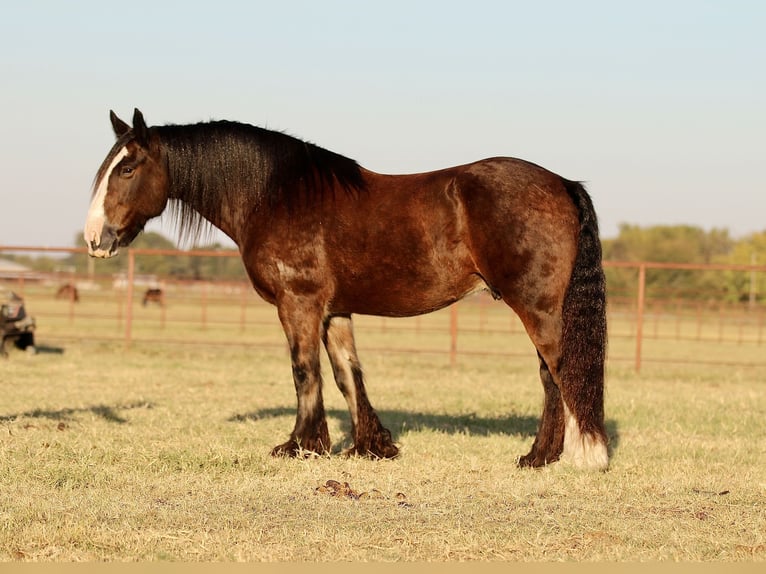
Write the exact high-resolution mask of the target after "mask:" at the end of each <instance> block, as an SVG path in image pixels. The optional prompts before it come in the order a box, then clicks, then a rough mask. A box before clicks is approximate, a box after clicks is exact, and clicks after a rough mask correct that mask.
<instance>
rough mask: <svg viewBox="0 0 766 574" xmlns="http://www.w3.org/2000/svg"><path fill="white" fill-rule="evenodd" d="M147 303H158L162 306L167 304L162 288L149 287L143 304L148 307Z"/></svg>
mask: <svg viewBox="0 0 766 574" xmlns="http://www.w3.org/2000/svg"><path fill="white" fill-rule="evenodd" d="M147 303H157V304H158V305H159V306H160V307H164V306H165V293H163V292H162V289H147V290H146V292H145V293H144V298H143V301H142V302H141V304H142V305H143V306H144V307H146V304H147Z"/></svg>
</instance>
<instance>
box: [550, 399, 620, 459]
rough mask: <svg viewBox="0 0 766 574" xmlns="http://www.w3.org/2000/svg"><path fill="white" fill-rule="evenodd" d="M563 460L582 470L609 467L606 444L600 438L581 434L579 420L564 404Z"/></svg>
mask: <svg viewBox="0 0 766 574" xmlns="http://www.w3.org/2000/svg"><path fill="white" fill-rule="evenodd" d="M561 460H562V461H566V462H569V463H571V464H574V465H575V466H577V467H580V468H591V469H594V470H605V469H606V468H607V467H608V466H609V454H608V453H607V449H606V444H605V443H604V441H603V440H601V438H600V437H596V436H593V435H591V434H590V433H585V434H583V433H581V432H580V425H579V423H578V422H577V418H576V417H575V416H574V415H573V414H572V413H571V411H570V410H569V407H567V405H566V403H564V452H563V453H562V454H561Z"/></svg>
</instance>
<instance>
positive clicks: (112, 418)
mask: <svg viewBox="0 0 766 574" xmlns="http://www.w3.org/2000/svg"><path fill="white" fill-rule="evenodd" d="M150 408H152V405H151V404H150V403H147V402H143V401H141V402H136V403H126V404H123V405H113V406H110V405H93V406H90V407H78V408H63V409H55V410H45V409H33V410H31V411H25V412H23V413H16V414H12V415H0V422H10V421H14V420H16V419H18V418H21V417H24V418H38V419H49V420H54V421H67V420H71V419H72V418H74V416H75V415H77V414H80V413H92V414H94V415H96V416H98V417H101V418H102V419H104V420H105V421H108V422H111V423H118V424H124V423H126V422H128V420H127V419H125V418H123V417H121V416H120V415H119V414H118V411H124V410H130V409H150Z"/></svg>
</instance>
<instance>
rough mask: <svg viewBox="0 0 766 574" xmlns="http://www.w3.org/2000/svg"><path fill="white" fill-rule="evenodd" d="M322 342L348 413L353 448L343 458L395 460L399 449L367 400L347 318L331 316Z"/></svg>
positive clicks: (351, 327)
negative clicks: (357, 457) (365, 457)
mask: <svg viewBox="0 0 766 574" xmlns="http://www.w3.org/2000/svg"><path fill="white" fill-rule="evenodd" d="M323 340H324V344H325V348H326V349H327V356H328V357H329V358H330V364H331V365H332V371H333V375H334V376H335V382H336V384H337V385H338V388H339V389H340V391H341V393H342V394H343V396H344V397H345V399H346V402H347V403H348V409H349V412H350V413H351V425H352V434H353V437H354V446H352V447H351V448H350V449H348V450H347V451H346V454H348V455H354V454H357V455H360V456H367V457H373V458H394V457H396V456H397V455H398V454H399V449H398V448H397V447H396V445H394V442H393V440H392V438H391V433H390V432H389V430H388V429H387V428H385V427H384V426H383V425H382V424H381V422H380V419H379V418H378V415H377V414H376V413H375V410H374V409H373V408H372V405H371V404H370V401H369V399H368V398H367V391H366V390H365V387H364V376H363V374H362V366H361V364H360V363H359V358H358V357H357V353H356V344H355V343H354V330H353V325H352V322H351V317H350V316H334V317H331V318H330V319H328V321H327V322H326V326H325V331H324V339H323Z"/></svg>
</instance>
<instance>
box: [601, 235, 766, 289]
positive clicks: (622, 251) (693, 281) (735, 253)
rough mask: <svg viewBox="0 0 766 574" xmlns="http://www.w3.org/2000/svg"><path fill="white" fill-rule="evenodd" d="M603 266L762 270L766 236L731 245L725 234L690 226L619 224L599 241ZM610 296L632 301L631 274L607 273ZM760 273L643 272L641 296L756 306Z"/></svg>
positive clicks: (762, 280)
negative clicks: (747, 267)
mask: <svg viewBox="0 0 766 574" xmlns="http://www.w3.org/2000/svg"><path fill="white" fill-rule="evenodd" d="M602 248H603V256H604V260H605V261H627V262H641V261H646V262H653V263H694V264H702V265H708V264H724V265H761V266H766V231H762V232H758V233H752V234H750V235H747V236H745V237H742V238H739V239H734V238H732V237H731V235H730V234H729V232H728V230H726V229H712V230H710V231H705V230H704V229H702V228H700V227H695V226H692V225H654V226H648V227H641V226H637V225H629V224H623V225H621V226H620V228H619V233H618V235H617V237H615V238H611V239H604V240H602ZM605 272H606V276H607V286H608V288H609V290H610V292H611V293H612V294H615V295H616V294H624V295H625V296H628V297H633V296H635V291H636V289H637V278H636V273H637V272H636V271H635V270H633V269H620V268H607V269H606V271H605ZM765 292H766V273H764V272H758V273H751V272H749V271H714V270H703V271H699V270H687V269H647V272H646V294H647V296H648V297H657V298H675V297H679V298H684V299H701V300H717V301H720V300H723V301H727V302H730V303H735V302H745V301H750V300H751V298H752V299H755V300H756V301H760V300H762V298H763V295H764V293H765Z"/></svg>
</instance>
